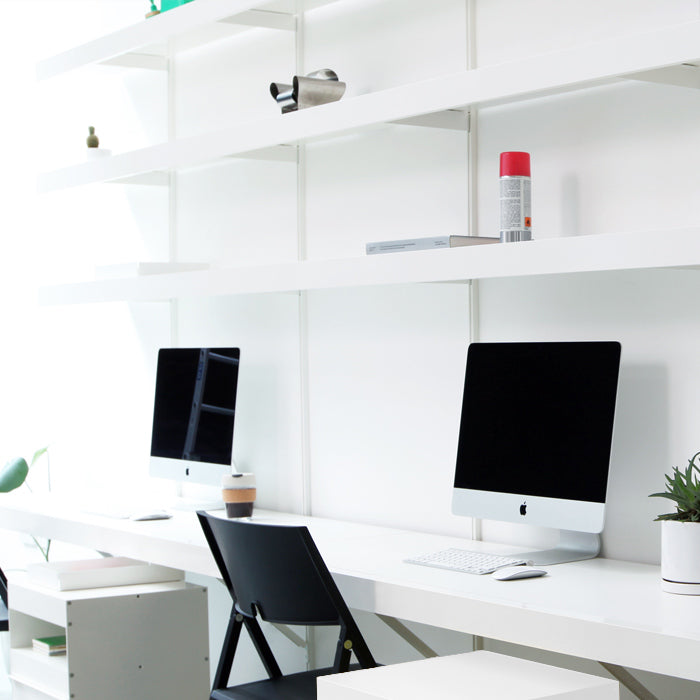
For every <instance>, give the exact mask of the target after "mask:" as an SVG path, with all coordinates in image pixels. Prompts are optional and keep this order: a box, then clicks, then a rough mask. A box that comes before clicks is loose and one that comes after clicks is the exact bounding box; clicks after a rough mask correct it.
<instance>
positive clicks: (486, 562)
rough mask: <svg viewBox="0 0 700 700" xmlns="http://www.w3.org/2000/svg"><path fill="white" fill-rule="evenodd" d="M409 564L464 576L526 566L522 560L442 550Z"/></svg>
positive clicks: (465, 551) (464, 551) (418, 558)
mask: <svg viewBox="0 0 700 700" xmlns="http://www.w3.org/2000/svg"><path fill="white" fill-rule="evenodd" d="M405 561H406V562H407V563H409V564H420V565H421V566H434V567H435V568H437V569H449V570H450V571H461V572H462V573H465V574H490V573H493V572H494V571H496V569H501V568H502V567H504V566H519V565H520V564H527V562H526V561H525V560H524V559H514V558H513V557H503V556H500V555H498V554H487V553H485V552H472V551H470V550H468V549H443V550H441V551H439V552H433V553H432V554H423V555H421V556H419V557H411V558H410V559H406V560H405Z"/></svg>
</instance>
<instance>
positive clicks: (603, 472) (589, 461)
mask: <svg viewBox="0 0 700 700" xmlns="http://www.w3.org/2000/svg"><path fill="white" fill-rule="evenodd" d="M620 352H621V348H620V344H619V343H617V342H608V341H604V342H598V341H596V342H553V343H545V342H535V343H472V344H471V345H470V346H469V350H468V356H467V370H466V377H465V383H464V398H463V405H462V416H461V424H460V433H459V444H458V450H457V464H456V469H455V488H460V489H475V490H479V491H492V492H499V493H514V494H523V495H530V496H542V497H548V498H562V499H567V500H577V501H590V502H597V503H604V502H605V493H606V489H607V481H608V468H609V461H610V450H611V443H612V432H613V420H614V414H615V400H616V394H617V382H618V373H619V365H620Z"/></svg>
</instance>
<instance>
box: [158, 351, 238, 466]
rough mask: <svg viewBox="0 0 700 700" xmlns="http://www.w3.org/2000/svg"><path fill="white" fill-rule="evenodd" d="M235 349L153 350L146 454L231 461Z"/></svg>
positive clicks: (186, 458) (222, 462)
mask: <svg viewBox="0 0 700 700" xmlns="http://www.w3.org/2000/svg"><path fill="white" fill-rule="evenodd" d="M239 358H240V351H239V349H238V348H164V349H162V350H160V351H159V353H158V367H157V371H156V389H155V401H154V407H153V431H152V436H151V456H153V457H169V458H171V459H180V460H182V459H184V460H191V461H196V462H212V463H215V464H230V463H231V451H232V447H233V425H234V419H235V409H236V391H237V387H238V364H239Z"/></svg>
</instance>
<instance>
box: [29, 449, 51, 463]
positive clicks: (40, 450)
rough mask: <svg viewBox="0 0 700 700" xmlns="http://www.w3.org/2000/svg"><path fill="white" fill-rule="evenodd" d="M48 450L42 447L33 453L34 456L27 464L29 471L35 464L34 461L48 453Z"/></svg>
mask: <svg viewBox="0 0 700 700" xmlns="http://www.w3.org/2000/svg"><path fill="white" fill-rule="evenodd" d="M48 450H49V448H48V446H47V447H42V448H40V449H38V450H37V451H36V452H35V453H34V456H33V457H32V461H31V462H29V468H30V469H31V468H32V467H33V466H34V464H35V463H36V461H37V460H38V459H39V458H40V457H42V456H43V455H44V454H46V453H47V452H48Z"/></svg>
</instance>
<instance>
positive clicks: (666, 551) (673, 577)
mask: <svg viewBox="0 0 700 700" xmlns="http://www.w3.org/2000/svg"><path fill="white" fill-rule="evenodd" d="M698 457H700V452H697V453H696V454H694V455H693V457H692V458H691V459H689V460H688V466H687V467H686V468H685V469H680V468H678V467H673V471H672V472H671V474H667V475H666V491H663V492H661V493H652V494H651V497H659V498H668V499H669V500H671V501H673V502H674V503H675V504H676V509H675V511H673V512H671V513H662V514H661V515H659V516H658V517H657V518H656V520H661V521H662V522H661V578H662V587H663V589H664V590H665V591H669V592H671V593H682V594H686V595H700V464H698Z"/></svg>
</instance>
